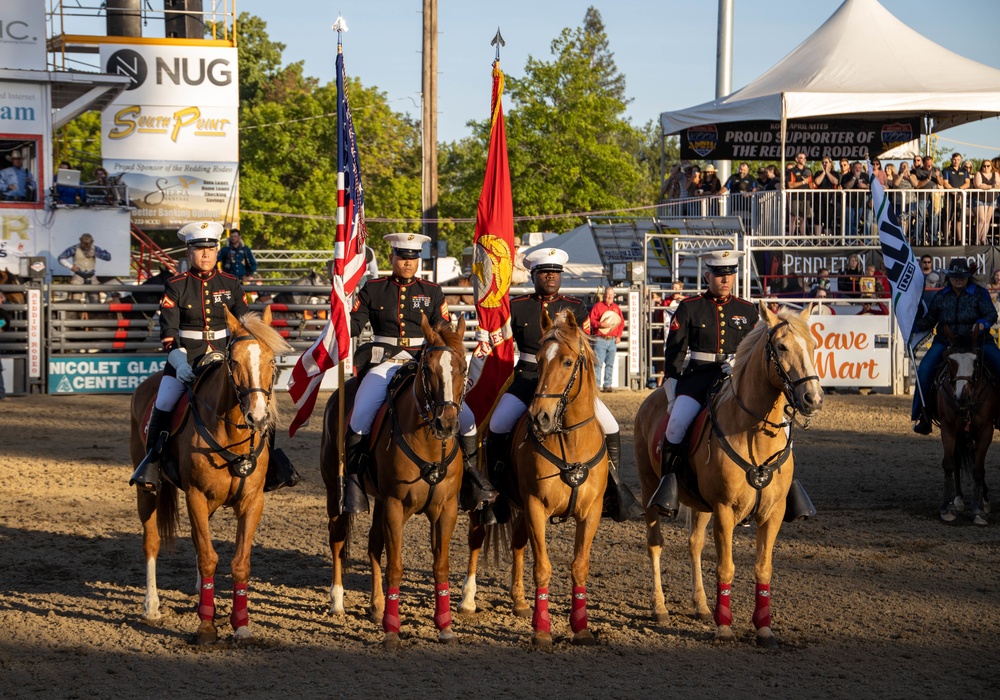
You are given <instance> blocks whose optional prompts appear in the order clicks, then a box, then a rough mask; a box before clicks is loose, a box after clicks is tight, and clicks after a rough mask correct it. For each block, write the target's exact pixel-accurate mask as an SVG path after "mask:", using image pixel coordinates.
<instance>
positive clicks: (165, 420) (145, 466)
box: [128, 406, 173, 493]
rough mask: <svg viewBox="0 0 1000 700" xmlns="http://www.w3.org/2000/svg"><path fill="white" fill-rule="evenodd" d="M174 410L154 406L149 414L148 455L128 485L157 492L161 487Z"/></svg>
mask: <svg viewBox="0 0 1000 700" xmlns="http://www.w3.org/2000/svg"><path fill="white" fill-rule="evenodd" d="M172 415H173V412H172V411H161V410H160V409H158V408H156V407H155V406H154V407H153V412H152V414H151V415H150V416H149V430H148V431H147V432H146V456H145V457H143V458H142V461H141V462H139V466H138V467H136V468H135V472H134V473H133V474H132V478H131V479H129V480H128V485H129V486H133V485H135V486H136V487H137V488H139V489H141V490H143V491H149V492H150V493H156V492H157V491H158V490H159V489H160V484H161V483H162V478H161V476H160V458H161V457H162V456H163V450H164V449H165V448H166V446H167V440H168V439H169V438H170V417H171V416H172Z"/></svg>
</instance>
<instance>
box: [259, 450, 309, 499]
mask: <svg viewBox="0 0 1000 700" xmlns="http://www.w3.org/2000/svg"><path fill="white" fill-rule="evenodd" d="M301 478H302V477H300V476H299V473H298V471H296V469H295V465H294V464H292V460H290V459H289V458H288V455H286V454H285V451H284V450H282V449H280V448H278V449H275V450H272V451H271V453H270V459H269V460H268V465H267V476H265V477H264V491H277V490H278V489H280V488H282V487H283V486H288V487H289V488H291V487H292V486H295V484H297V483H299V480H300V479H301Z"/></svg>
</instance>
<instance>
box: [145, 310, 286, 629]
mask: <svg viewBox="0 0 1000 700" xmlns="http://www.w3.org/2000/svg"><path fill="white" fill-rule="evenodd" d="M226 321H227V322H228V325H229V333H230V335H229V353H228V358H227V359H226V361H225V362H224V363H219V364H216V365H213V366H211V367H210V368H209V369H207V370H206V371H205V372H204V374H203V375H202V376H201V377H200V378H199V379H198V380H197V382H196V384H195V385H194V389H193V391H192V392H189V396H190V397H191V403H190V404H189V405H188V406H185V407H183V408H181V407H178V412H179V413H180V414H182V417H180V418H179V422H180V427H179V428H178V429H176V430H175V431H172V432H173V437H172V438H171V440H170V442H169V443H168V446H167V449H166V450H165V451H164V457H163V458H164V460H170V459H172V460H174V461H175V462H176V463H177V464H178V466H179V474H180V484H178V485H177V486H179V487H180V488H181V489H183V491H184V496H185V500H186V501H187V510H188V518H189V519H190V521H191V539H192V540H194V548H195V552H196V553H197V557H198V573H199V575H200V577H201V578H200V584H199V588H200V601H199V606H198V617H199V618H200V619H201V624H200V626H199V628H198V636H197V642H198V643H199V644H210V643H212V642H214V641H215V640H216V638H217V631H216V628H215V597H214V596H215V578H214V577H215V567H216V565H217V564H218V561H219V557H218V555H217V554H216V553H215V550H214V549H213V547H212V535H211V532H210V531H209V527H208V519H209V517H210V516H211V515H212V514H213V513H214V512H215V511H216V510H218V509H219V507H220V506H228V507H230V508H232V509H233V512H234V513H235V515H236V518H237V526H236V551H235V554H234V555H233V561H232V575H233V607H232V613H231V614H230V616H229V620H230V622H231V623H232V625H233V629H234V630H235V634H234V637H235V639H237V640H244V639H248V638H250V637H252V636H253V634H252V633H251V631H250V628H249V626H248V625H249V615H248V613H247V580H248V579H249V577H250V548H251V546H252V545H253V535H254V532H255V531H256V529H257V524H258V523H259V522H260V516H261V512H262V511H263V509H264V477H265V474H266V472H267V463H268V457H269V446H268V431H271V430H274V429H275V425H276V423H277V418H278V416H277V405H276V401H275V400H274V396H273V394H272V392H271V387H272V386H273V384H274V378H275V376H276V370H275V355H278V354H285V353H289V352H291V348H290V347H289V346H288V344H287V343H285V341H284V340H282V338H281V337H280V336H279V335H278V333H277V332H276V331H275V330H274V329H272V328H271V325H270V323H271V313H270V311H268V310H265V311H264V314H263V316H261V315H260V314H257V313H248V314H246V315H245V316H243V318H242V319H240V320H237V319H236V318H235V317H234V316H233V315H232V314H230V313H229V311H228V310H227V311H226ZM161 377H162V374H155V375H153V376H152V377H150V378H149V379H147V380H146V381H144V382H143V383H142V384H140V385H139V388H138V389H136V390H135V394H134V395H133V396H132V462H133V464H134V465H137V464H139V462H140V461H141V460H142V458H143V457H144V456H145V454H146V434H145V431H146V423H147V420H148V415H149V406H150V404H151V403H152V401H153V399H154V397H155V396H156V391H157V389H158V388H159V384H160V379H161ZM177 422H178V420H175V425H176V424H177ZM177 486H175V485H173V484H171V483H169V482H167V481H164V482H163V485H162V487H161V488H160V490H159V491H158V492H157V493H156V494H152V493H148V492H146V491H142V490H140V491H138V499H139V520H140V521H141V522H142V528H143V531H142V549H143V553H144V554H145V556H146V598H145V601H144V603H143V617H144V618H145V619H147V620H155V619H158V618H159V617H160V599H159V596H158V595H157V591H156V556H157V554H158V553H159V550H160V539H161V537H162V538H163V540H165V541H166V542H167V544H168V545H169V544H170V543H171V542H172V541H173V538H174V537H175V536H176V533H177V525H178V522H177V521H178V506H177Z"/></svg>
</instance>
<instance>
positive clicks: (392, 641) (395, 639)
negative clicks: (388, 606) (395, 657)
mask: <svg viewBox="0 0 1000 700" xmlns="http://www.w3.org/2000/svg"><path fill="white" fill-rule="evenodd" d="M382 647H383V648H384V649H385V650H386V651H399V650H400V649H401V648H402V647H403V642H401V641H400V639H399V635H398V634H397V633H395V632H386V633H385V637H384V638H383V639H382Z"/></svg>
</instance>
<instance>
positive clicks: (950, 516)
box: [937, 345, 1000, 525]
mask: <svg viewBox="0 0 1000 700" xmlns="http://www.w3.org/2000/svg"><path fill="white" fill-rule="evenodd" d="M983 368H984V363H983V361H982V356H981V354H980V353H977V352H975V351H973V350H971V349H969V348H962V347H957V346H955V345H952V346H951V347H950V348H949V349H948V350H947V351H946V352H945V355H944V363H943V366H942V368H941V375H940V377H941V378H940V381H939V383H938V390H937V412H938V420H939V421H940V423H941V444H942V446H943V448H944V457H943V459H942V460H941V466H942V467H943V468H944V500H943V502H942V504H941V520H943V521H945V522H952V521H954V520H955V517H956V514H957V513H958V511H960V510H962V509H963V508H964V507H965V504H964V501H963V497H962V472H966V473H968V472H970V471H971V473H972V482H973V487H972V522H973V523H975V524H976V525H987V524H989V519H988V518H987V515H988V514H989V512H990V502H989V492H988V489H987V488H986V452H987V450H989V449H990V443H992V442H993V425H994V421H995V420H996V415H997V408H998V404H1000V401H998V396H997V389H996V386H995V385H994V383H993V378H992V377H990V376H988V375H987V374H986V373H985V372H984V371H983Z"/></svg>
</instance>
